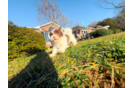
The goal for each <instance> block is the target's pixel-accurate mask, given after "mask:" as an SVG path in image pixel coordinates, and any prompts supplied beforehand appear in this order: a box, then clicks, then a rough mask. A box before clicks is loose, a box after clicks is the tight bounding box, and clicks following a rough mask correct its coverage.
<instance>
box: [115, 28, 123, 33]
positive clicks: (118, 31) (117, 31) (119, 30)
mask: <svg viewBox="0 0 134 88" xmlns="http://www.w3.org/2000/svg"><path fill="white" fill-rule="evenodd" d="M120 32H123V30H121V29H116V30H115V33H120Z"/></svg>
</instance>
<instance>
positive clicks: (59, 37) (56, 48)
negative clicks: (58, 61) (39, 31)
mask: <svg viewBox="0 0 134 88" xmlns="http://www.w3.org/2000/svg"><path fill="white" fill-rule="evenodd" d="M49 39H50V41H51V43H52V45H53V51H52V54H50V57H53V56H55V55H56V54H57V53H64V52H65V50H66V49H67V48H68V47H69V44H70V43H71V42H72V43H73V44H74V46H75V45H76V44H77V40H76V39H75V37H74V35H73V34H72V29H70V28H66V29H64V30H63V29H62V28H61V27H60V28H59V29H53V30H51V31H50V32H49Z"/></svg>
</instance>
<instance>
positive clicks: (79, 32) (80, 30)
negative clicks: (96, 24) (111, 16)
mask: <svg viewBox="0 0 134 88" xmlns="http://www.w3.org/2000/svg"><path fill="white" fill-rule="evenodd" d="M72 29H73V34H74V36H75V38H76V39H77V40H79V39H82V38H84V37H86V34H87V33H90V32H93V31H95V29H94V28H93V27H83V26H76V27H74V28H72Z"/></svg>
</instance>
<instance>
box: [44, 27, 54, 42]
mask: <svg viewBox="0 0 134 88" xmlns="http://www.w3.org/2000/svg"><path fill="white" fill-rule="evenodd" d="M53 29H54V28H52V27H50V28H49V31H51V30H53ZM44 37H45V41H46V44H49V43H51V42H50V40H49V37H48V32H44Z"/></svg>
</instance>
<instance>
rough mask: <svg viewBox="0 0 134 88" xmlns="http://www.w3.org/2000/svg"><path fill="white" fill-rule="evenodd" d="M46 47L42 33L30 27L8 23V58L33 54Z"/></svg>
mask: <svg viewBox="0 0 134 88" xmlns="http://www.w3.org/2000/svg"><path fill="white" fill-rule="evenodd" d="M44 49H45V38H44V36H43V35H42V34H40V33H37V32H35V31H34V30H32V29H29V28H23V27H18V26H16V25H8V59H9V61H10V60H11V59H13V58H16V57H21V56H24V55H28V54H32V53H35V52H37V51H41V50H44Z"/></svg>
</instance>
